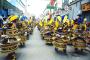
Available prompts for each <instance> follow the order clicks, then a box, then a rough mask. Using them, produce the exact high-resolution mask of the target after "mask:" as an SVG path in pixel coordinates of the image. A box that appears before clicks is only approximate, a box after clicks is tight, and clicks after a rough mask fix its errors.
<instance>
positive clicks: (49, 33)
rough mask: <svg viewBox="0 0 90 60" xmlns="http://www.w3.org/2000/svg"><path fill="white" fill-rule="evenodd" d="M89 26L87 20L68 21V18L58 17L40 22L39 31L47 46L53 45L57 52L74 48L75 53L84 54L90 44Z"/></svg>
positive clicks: (79, 18)
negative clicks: (70, 47) (69, 47)
mask: <svg viewBox="0 0 90 60" xmlns="http://www.w3.org/2000/svg"><path fill="white" fill-rule="evenodd" d="M89 27H90V26H89V24H87V19H86V18H81V17H80V16H78V18H77V19H75V20H72V19H68V16H67V15H65V16H62V17H61V16H56V17H55V18H52V17H50V18H49V19H43V20H40V21H39V23H38V29H39V30H40V32H41V36H42V39H43V40H45V41H46V45H53V46H54V48H55V50H56V51H59V52H64V53H66V52H67V51H66V50H67V46H68V45H69V46H73V47H74V50H75V52H83V51H84V50H85V49H86V48H87V47H88V45H89V44H90V31H89Z"/></svg>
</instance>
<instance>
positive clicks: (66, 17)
mask: <svg viewBox="0 0 90 60" xmlns="http://www.w3.org/2000/svg"><path fill="white" fill-rule="evenodd" d="M67 19H68V16H67V15H65V17H64V19H63V23H65V22H66V21H67Z"/></svg>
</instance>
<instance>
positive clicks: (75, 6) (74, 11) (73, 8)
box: [69, 1, 81, 19]
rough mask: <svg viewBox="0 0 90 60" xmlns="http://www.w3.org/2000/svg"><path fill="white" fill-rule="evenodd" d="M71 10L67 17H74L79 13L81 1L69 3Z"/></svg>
mask: <svg viewBox="0 0 90 60" xmlns="http://www.w3.org/2000/svg"><path fill="white" fill-rule="evenodd" d="M70 7H71V11H70V12H69V18H72V19H76V18H77V15H79V14H81V3H80V1H79V2H77V3H75V4H72V5H70Z"/></svg>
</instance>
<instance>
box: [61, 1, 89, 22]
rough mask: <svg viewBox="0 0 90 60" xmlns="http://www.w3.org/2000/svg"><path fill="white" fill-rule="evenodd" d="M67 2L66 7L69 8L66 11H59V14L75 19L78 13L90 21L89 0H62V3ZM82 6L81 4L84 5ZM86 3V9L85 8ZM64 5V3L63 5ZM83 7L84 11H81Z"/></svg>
mask: <svg viewBox="0 0 90 60" xmlns="http://www.w3.org/2000/svg"><path fill="white" fill-rule="evenodd" d="M66 3H68V4H67V5H68V7H69V8H70V9H69V11H68V12H64V13H61V15H68V17H69V19H70V18H72V19H76V18H77V16H78V15H81V16H82V17H86V18H87V21H89V22H90V0H70V1H69V2H68V1H66V0H64V2H63V4H66ZM84 4H85V6H84V7H82V5H84ZM87 4H88V10H87V9H86V8H87ZM63 7H65V5H63ZM83 9H84V10H85V9H86V10H85V11H83Z"/></svg>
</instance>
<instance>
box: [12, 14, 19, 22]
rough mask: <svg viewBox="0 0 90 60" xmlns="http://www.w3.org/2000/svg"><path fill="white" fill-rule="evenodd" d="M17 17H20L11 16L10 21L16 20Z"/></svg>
mask: <svg viewBox="0 0 90 60" xmlns="http://www.w3.org/2000/svg"><path fill="white" fill-rule="evenodd" d="M17 18H18V16H17V15H14V16H11V18H10V22H12V21H14V20H15V19H17Z"/></svg>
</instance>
